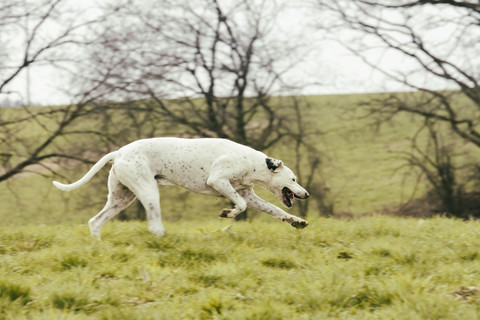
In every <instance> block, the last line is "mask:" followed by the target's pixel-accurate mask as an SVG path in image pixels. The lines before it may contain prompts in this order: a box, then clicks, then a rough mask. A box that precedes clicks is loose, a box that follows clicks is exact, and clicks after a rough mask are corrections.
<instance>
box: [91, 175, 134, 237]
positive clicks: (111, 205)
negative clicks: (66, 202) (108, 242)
mask: <svg viewBox="0 0 480 320" xmlns="http://www.w3.org/2000/svg"><path fill="white" fill-rule="evenodd" d="M133 200H135V195H134V194H133V193H132V192H131V191H130V190H129V189H128V188H127V187H125V186H124V185H123V184H121V183H120V181H119V180H118V178H117V177H116V175H115V172H114V170H113V169H111V170H110V175H109V176H108V199H107V203H106V204H105V207H104V208H103V209H102V211H100V212H99V213H98V214H97V215H96V216H95V217H93V218H92V219H90V221H88V226H89V227H90V233H91V234H92V236H93V237H95V238H98V239H100V229H101V228H102V226H103V225H104V224H105V223H106V222H107V221H109V220H111V219H113V218H114V217H115V216H116V215H117V214H118V213H120V211H122V210H123V209H125V208H127V207H128V206H129V205H130V204H131V203H132V202H133Z"/></svg>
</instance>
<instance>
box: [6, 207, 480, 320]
mask: <svg viewBox="0 0 480 320" xmlns="http://www.w3.org/2000/svg"><path fill="white" fill-rule="evenodd" d="M479 227H480V224H479V222H478V221H468V222H466V221H461V220H454V219H446V218H433V219H427V220H422V219H399V218H393V217H381V216H377V217H367V218H362V219H356V220H339V219H326V218H317V219H313V220H312V221H311V225H310V226H309V227H308V228H306V229H304V230H296V229H293V228H291V227H290V226H288V225H287V224H283V223H281V222H278V221H255V222H232V221H231V220H223V219H220V218H216V219H211V220H201V221H177V222H167V224H166V228H167V235H166V236H164V237H161V238H159V237H155V236H153V235H151V234H149V233H148V231H147V226H146V223H144V222H118V221H114V222H110V223H108V224H107V225H105V227H104V229H103V230H102V231H103V233H102V241H97V240H94V239H93V238H91V237H90V235H89V234H88V230H87V229H88V228H87V226H85V225H70V226H55V225H51V226H47V225H40V226H33V225H30V226H17V227H15V228H11V227H0V241H1V245H0V319H89V318H92V319H409V320H411V319H478V318H480V288H479V287H478V285H479V280H480V254H479V252H478V248H479V246H480V239H479V237H478V231H479Z"/></svg>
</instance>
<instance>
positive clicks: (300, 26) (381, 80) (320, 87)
mask: <svg viewBox="0 0 480 320" xmlns="http://www.w3.org/2000/svg"><path fill="white" fill-rule="evenodd" d="M92 2H93V1H90V0H88V1H83V2H81V3H82V6H84V9H88V10H87V11H86V12H90V13H89V14H95V11H94V10H93V9H89V6H91V5H92ZM305 16H306V11H305V10H302V9H300V10H299V9H298V8H297V7H293V6H292V8H288V9H287V10H285V11H284V12H283V13H282V16H281V17H280V20H281V23H280V24H279V25H278V30H277V31H276V32H279V33H281V34H282V35H283V36H285V35H286V36H287V37H288V36H291V37H303V38H304V40H305V41H306V42H309V43H314V44H315V45H314V46H313V47H312V50H310V51H309V52H308V53H307V54H305V55H304V56H303V57H302V58H303V59H302V62H301V63H300V64H299V65H298V67H297V68H295V70H294V71H293V72H291V74H289V80H290V81H292V83H295V82H298V81H300V80H301V81H303V82H306V83H311V84H312V85H309V86H305V88H304V89H303V90H302V92H301V93H303V94H345V93H366V92H383V91H403V90H407V89H408V87H406V86H404V85H400V84H398V83H396V82H394V81H390V80H389V79H388V78H387V77H386V76H385V75H383V74H382V73H380V72H378V71H375V70H374V69H373V68H372V67H370V66H369V65H367V64H366V63H365V62H364V61H363V60H362V59H361V58H360V57H358V56H357V55H355V54H353V53H351V52H349V51H348V50H347V49H345V48H344V47H343V46H342V45H341V44H339V43H338V42H336V41H332V40H325V34H324V33H320V32H315V31H314V29H312V28H309V26H311V24H312V22H313V20H310V21H307V20H306V19H305ZM51 28H52V32H54V31H55V30H54V28H55V26H51ZM335 36H338V37H339V38H342V37H344V36H346V37H348V34H343V35H342V34H338V35H335ZM430 36H431V37H441V36H442V35H441V34H435V33H434V32H432V34H431V35H430ZM329 38H335V37H331V35H330V37H329ZM18 39H21V38H20V37H19V38H18ZM18 39H17V41H19V40H18ZM12 43H13V42H12ZM20 43H21V42H20ZM367 58H368V60H369V61H374V62H375V64H377V65H381V66H382V68H384V69H385V70H398V69H399V68H401V69H408V68H412V67H413V66H412V65H409V63H410V62H409V61H408V60H406V59H405V58H403V57H402V56H400V55H398V54H396V53H395V52H392V51H386V50H383V49H378V50H370V51H369V52H368V57H367ZM27 75H29V77H28V76H27ZM28 78H29V81H30V88H31V89H30V100H31V102H32V103H34V104H41V105H55V104H65V103H69V102H70V100H71V97H70V96H69V95H68V94H65V93H63V92H62V90H61V86H62V85H63V84H64V83H65V81H66V80H65V78H64V77H63V76H62V74H61V73H59V72H58V70H54V69H52V68H51V67H48V66H38V65H37V66H33V67H31V68H30V70H29V71H28V72H26V71H24V72H22V73H21V74H20V76H19V77H17V79H15V81H13V82H12V83H11V85H10V86H9V87H8V88H7V90H9V91H12V92H14V93H13V94H12V95H11V96H10V97H11V98H10V99H11V100H22V101H26V99H27V93H26V87H27V83H28V81H27V79H28Z"/></svg>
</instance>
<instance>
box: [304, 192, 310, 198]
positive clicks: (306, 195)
mask: <svg viewBox="0 0 480 320" xmlns="http://www.w3.org/2000/svg"><path fill="white" fill-rule="evenodd" d="M308 197H310V194H309V193H308V192H306V191H305V196H304V197H303V199H307V198H308Z"/></svg>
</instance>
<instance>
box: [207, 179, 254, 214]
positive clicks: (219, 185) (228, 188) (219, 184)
mask: <svg viewBox="0 0 480 320" xmlns="http://www.w3.org/2000/svg"><path fill="white" fill-rule="evenodd" d="M207 184H208V185H209V186H210V187H212V188H213V189H215V190H216V191H217V192H218V193H220V194H222V195H224V196H225V197H227V198H228V199H229V200H230V201H232V202H233V203H234V204H235V207H234V208H233V209H223V210H222V212H221V213H220V217H222V218H234V217H236V216H238V215H239V214H240V213H242V212H243V211H245V210H246V209H247V202H246V201H245V200H244V199H243V198H242V197H241V196H240V195H239V194H238V192H237V191H236V190H235V189H234V188H233V186H232V184H231V183H230V181H229V180H228V179H225V178H218V177H215V176H210V177H209V178H208V180H207Z"/></svg>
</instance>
